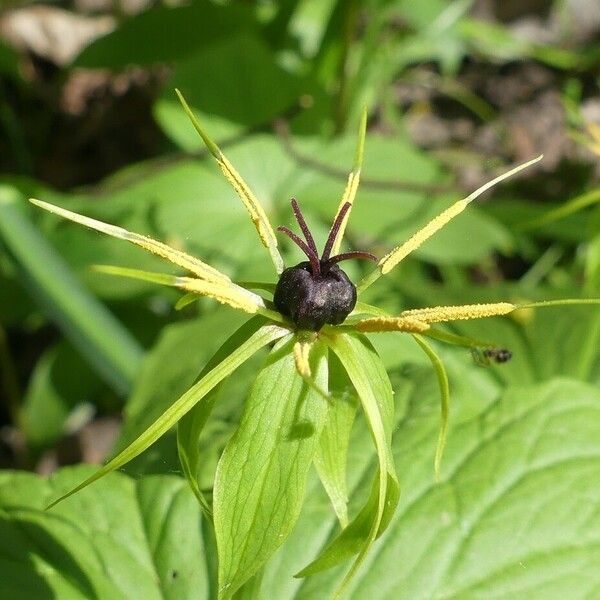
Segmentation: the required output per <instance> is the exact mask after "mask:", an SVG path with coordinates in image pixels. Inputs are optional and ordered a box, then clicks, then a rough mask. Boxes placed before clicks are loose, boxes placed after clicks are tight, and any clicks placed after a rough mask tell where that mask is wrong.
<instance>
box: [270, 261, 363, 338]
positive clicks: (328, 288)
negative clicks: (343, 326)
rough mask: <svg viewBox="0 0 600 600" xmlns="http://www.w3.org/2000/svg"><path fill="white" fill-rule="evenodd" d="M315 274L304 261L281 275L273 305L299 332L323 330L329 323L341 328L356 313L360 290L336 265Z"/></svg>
mask: <svg viewBox="0 0 600 600" xmlns="http://www.w3.org/2000/svg"><path fill="white" fill-rule="evenodd" d="M320 266H321V269H320V273H319V275H314V274H313V272H312V268H311V264H310V262H308V261H306V262H301V263H300V264H298V265H296V266H295V267H289V268H287V269H285V271H284V272H283V273H282V274H281V277H280V278H279V282H278V283H277V287H276V288H275V295H274V297H273V302H274V304H275V307H276V308H277V310H278V311H279V312H280V313H281V314H283V315H285V316H286V317H288V318H289V319H290V320H291V321H292V322H293V323H294V325H296V326H297V327H298V329H307V330H309V331H319V330H320V329H321V327H323V325H325V324H326V323H327V324H329V325H339V324H340V323H343V322H344V321H345V320H346V317H347V316H348V315H349V314H350V313H351V312H352V311H353V310H354V306H355V305H356V287H355V286H354V284H353V283H352V282H351V281H350V279H349V278H348V276H347V275H346V273H344V271H342V269H340V268H339V267H338V266H337V265H335V264H326V263H321V265H320Z"/></svg>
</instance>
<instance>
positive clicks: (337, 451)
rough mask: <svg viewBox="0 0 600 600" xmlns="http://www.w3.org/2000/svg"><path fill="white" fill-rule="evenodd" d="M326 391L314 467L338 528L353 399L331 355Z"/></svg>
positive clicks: (344, 511) (344, 520)
mask: <svg viewBox="0 0 600 600" xmlns="http://www.w3.org/2000/svg"><path fill="white" fill-rule="evenodd" d="M329 394H330V395H331V396H332V398H333V401H332V403H331V406H330V407H329V412H328V414H327V420H326V421H325V426H324V427H323V433H322V434H321V439H320V440H319V447H318V449H317V453H316V454H315V467H316V469H317V473H318V474H319V478H320V479H321V482H322V483H323V486H324V487H325V490H326V491H327V494H328V495H329V498H330V500H331V504H332V506H333V509H334V510H335V513H336V515H337V517H338V519H339V521H340V525H341V526H342V528H344V527H346V526H347V525H348V508H347V504H348V490H347V484H346V469H347V461H348V444H349V443H350V432H351V430H352V425H353V424H354V417H355V416H356V408H357V400H356V395H355V393H354V391H353V388H352V384H351V383H350V381H349V380H348V376H347V375H346V372H345V371H344V369H343V367H342V366H341V365H340V363H339V360H337V358H336V357H335V355H333V354H332V355H331V356H330V357H329Z"/></svg>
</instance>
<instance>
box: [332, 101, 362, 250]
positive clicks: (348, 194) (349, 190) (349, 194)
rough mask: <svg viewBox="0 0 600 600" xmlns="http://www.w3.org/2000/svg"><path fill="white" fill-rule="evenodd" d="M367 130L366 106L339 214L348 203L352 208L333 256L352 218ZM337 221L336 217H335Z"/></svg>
mask: <svg viewBox="0 0 600 600" xmlns="http://www.w3.org/2000/svg"><path fill="white" fill-rule="evenodd" d="M366 130H367V109H366V108H364V109H363V111H362V114H361V118H360V126H359V130H358V142H357V144H356V153H355V156H354V165H353V167H352V172H351V173H350V175H348V182H347V183H346V189H345V190H344V194H343V196H342V199H341V201H340V205H339V206H338V209H337V213H336V218H337V215H338V214H339V213H340V211H341V210H342V207H343V206H344V205H345V204H346V203H349V204H350V209H349V210H348V212H347V213H346V216H345V217H344V219H343V221H342V224H341V225H340V229H339V231H338V233H337V236H336V238H335V242H334V243H333V247H332V249H331V256H335V255H336V254H339V253H340V247H341V245H342V240H343V239H344V233H345V232H346V225H347V224H348V219H349V218H350V213H351V212H352V207H353V206H354V199H355V197H356V192H357V190H358V184H359V183H360V172H361V168H362V161H363V153H364V148H365V134H366ZM334 222H335V219H334Z"/></svg>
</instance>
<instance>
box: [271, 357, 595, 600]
mask: <svg viewBox="0 0 600 600" xmlns="http://www.w3.org/2000/svg"><path fill="white" fill-rule="evenodd" d="M443 354H444V360H445V362H446V364H447V365H448V362H450V363H453V362H454V361H453V360H450V361H449V360H448V356H447V355H448V352H447V351H446V352H444V353H443ZM450 358H451V356H450ZM459 378H460V379H459ZM403 380H404V384H403V385H401V386H400V388H399V389H398V391H397V393H396V398H395V400H396V416H395V420H396V432H395V434H394V457H395V460H396V464H397V467H398V471H399V474H400V478H401V480H402V482H403V499H402V503H401V504H400V507H399V510H398V513H397V514H396V515H395V516H394V519H393V521H392V523H391V524H390V527H389V529H388V531H387V532H386V534H384V536H383V537H382V539H381V540H380V541H378V542H377V544H376V546H375V548H374V551H373V552H371V553H370V554H369V555H368V556H367V558H366V560H365V564H364V565H363V567H362V568H361V570H360V572H359V574H358V575H357V577H356V579H355V581H354V582H353V584H351V587H350V589H349V591H348V593H347V596H348V597H349V598H353V599H357V600H362V599H366V598H374V599H381V600H383V599H385V598H390V597H394V598H431V597H438V596H440V597H461V598H462V597H471V596H478V597H480V596H485V597H487V596H490V595H493V594H495V593H501V594H504V595H507V596H511V595H514V596H515V597H519V596H521V595H523V594H528V595H531V596H532V597H534V598H546V597H554V596H555V594H558V595H563V594H567V595H569V596H570V597H586V596H587V595H589V594H590V593H592V594H593V592H592V590H594V589H596V587H597V585H598V582H599V579H598V575H597V573H596V570H595V569H594V568H593V564H594V563H595V561H596V559H597V557H598V555H597V550H596V549H597V540H598V535H599V529H598V524H597V519H595V513H594V506H596V505H597V503H598V501H599V500H600V496H599V494H598V487H597V485H596V481H597V480H598V476H599V475H600V452H599V449H600V446H599V443H598V440H599V439H600V436H599V434H600V425H599V424H600V419H598V410H599V409H598V407H599V406H600V404H599V400H600V395H599V393H598V390H597V389H596V388H594V387H591V386H589V385H585V384H582V383H578V382H575V381H572V380H567V379H556V380H553V381H550V382H546V383H543V384H538V385H533V386H521V387H514V388H509V390H508V391H507V392H505V393H502V391H501V388H500V387H499V386H498V384H497V382H494V377H493V375H492V374H491V373H489V372H487V371H486V370H482V369H481V368H478V367H475V366H471V367H466V366H465V365H463V366H460V367H459V368H458V369H457V368H456V364H454V365H453V367H452V368H451V369H450V380H451V388H452V397H453V414H452V418H451V431H450V434H449V437H448V446H447V449H446V454H445V468H444V470H443V472H442V474H443V481H442V483H441V484H439V485H436V484H435V483H434V474H433V467H432V464H433V455H434V451H435V440H436V436H437V431H438V427H439V390H438V389H437V383H436V381H435V379H434V378H432V377H431V373H430V371H429V369H424V370H421V369H420V368H419V369H412V371H411V372H410V374H409V372H408V371H406V370H404V377H403ZM357 425H358V427H356V428H355V431H354V432H353V436H352V441H351V444H350V456H349V462H350V464H352V465H353V467H354V468H353V470H352V471H350V473H349V475H350V477H351V481H350V497H351V498H353V502H352V505H353V506H356V504H357V502H358V500H357V497H358V496H361V495H363V496H364V493H365V492H366V490H367V489H368V486H369V478H368V476H367V474H368V473H370V472H372V469H373V453H372V451H371V452H370V453H369V452H367V451H366V450H367V448H368V446H369V445H370V444H371V442H370V440H369V436H368V433H367V431H366V428H365V426H364V424H361V423H357ZM365 455H370V457H369V459H365V458H366V457H365ZM565 465H568V468H565ZM318 488H319V484H318V482H317V481H315V480H313V481H312V482H311V486H310V488H309V493H308V495H307V503H306V506H305V508H304V510H303V514H302V516H301V518H300V521H299V523H298V526H297V528H296V530H295V532H294V534H293V535H292V536H291V537H290V539H289V540H288V542H286V544H285V545H284V547H283V548H282V550H281V552H280V553H279V555H278V559H277V560H276V561H274V562H273V563H272V564H271V565H270V567H269V568H268V569H267V571H266V573H265V576H264V580H263V586H264V587H263V589H268V590H269V593H271V594H273V595H275V596H276V597H277V598H281V599H282V600H286V599H292V598H293V599H295V600H299V599H302V600H304V599H308V598H314V597H318V596H319V595H320V596H328V595H330V594H331V593H332V592H333V590H334V589H335V588H336V587H337V586H338V585H339V582H340V580H341V579H342V577H343V576H344V573H345V570H346V568H347V567H345V565H344V566H340V567H338V568H337V569H331V570H328V571H325V572H323V573H320V574H317V575H314V576H312V577H309V578H307V579H305V580H301V581H300V582H292V581H291V580H290V579H289V575H290V574H291V573H292V572H294V569H295V568H297V567H298V566H300V565H301V560H300V559H299V558H298V554H300V553H301V549H302V550H303V551H304V552H309V551H310V552H311V553H314V552H315V551H316V549H317V548H318V547H319V546H322V545H323V544H324V543H326V540H327V536H328V535H329V536H331V535H333V533H334V532H335V531H336V529H337V523H336V521H335V518H334V517H333V516H332V515H331V514H330V511H329V509H328V507H327V505H326V504H327V500H326V497H325V494H324V493H323V492H320V491H319V489H318ZM508 532H510V533H508ZM323 536H325V538H324V537H323Z"/></svg>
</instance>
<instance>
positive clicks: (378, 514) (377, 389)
mask: <svg viewBox="0 0 600 600" xmlns="http://www.w3.org/2000/svg"><path fill="white" fill-rule="evenodd" d="M328 344H329V345H330V347H331V349H332V350H333V351H334V352H335V353H336V355H337V357H338V358H339V360H340V362H341V363H342V365H343V366H344V368H345V369H346V372H347V373H348V377H349V378H350V380H351V381H352V384H353V385H354V388H355V390H356V393H357V394H358V397H359V399H360V402H361V404H362V408H363V411H364V414H365V417H366V420H367V422H368V424H369V429H370V431H371V435H372V436H373V441H374V443H375V448H376V450H377V458H378V463H379V464H378V468H377V475H376V477H375V480H374V482H373V487H372V491H371V494H370V496H369V500H368V501H367V504H366V505H365V506H364V508H363V509H362V510H361V511H360V513H359V514H358V515H357V517H356V518H355V519H354V520H353V521H352V523H351V524H350V525H348V527H346V529H345V530H344V531H343V532H342V533H341V534H340V536H339V537H338V538H336V539H335V540H334V541H333V542H331V544H330V545H329V546H328V547H327V548H326V549H325V550H324V551H323V553H322V554H321V556H319V557H318V558H317V559H315V560H314V561H313V562H312V563H311V564H310V565H308V567H306V568H305V569H303V570H302V571H301V572H300V574H299V576H303V577H305V576H307V575H310V574H313V573H316V572H318V571H321V570H322V569H326V568H329V567H331V566H333V565H335V564H337V563H339V562H342V561H344V560H347V559H348V558H350V557H351V556H352V555H354V554H358V556H357V558H356V560H355V562H354V564H353V565H352V567H351V569H350V571H349V572H348V573H347V575H346V576H345V578H344V580H343V581H342V583H341V584H340V587H339V588H338V589H337V590H336V596H337V595H339V594H340V593H341V592H342V590H343V589H344V588H345V587H346V586H347V585H348V584H349V583H350V581H351V579H352V577H353V576H354V575H355V573H356V570H357V569H358V568H359V567H360V565H361V564H362V562H363V560H364V559H365V556H366V555H367V553H368V551H369V549H370V548H371V546H372V545H373V542H374V541H375V539H376V538H377V537H378V536H379V535H381V534H382V533H383V532H384V531H385V529H386V528H387V526H388V524H389V522H390V519H391V517H392V515H393V513H394V510H395V508H396V505H397V503H398V499H399V497H400V487H399V484H398V479H397V476H396V470H395V467H394V458H393V456H392V451H391V442H392V440H391V437H392V426H393V419H394V404H393V392H392V387H391V385H390V381H389V378H388V375H387V373H386V371H385V369H384V367H383V363H382V362H381V359H380V358H379V356H378V355H377V353H376V352H375V350H374V348H373V346H372V345H371V344H370V343H369V341H368V340H367V338H366V337H364V336H361V335H338V336H336V337H335V338H333V339H331V340H328Z"/></svg>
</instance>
